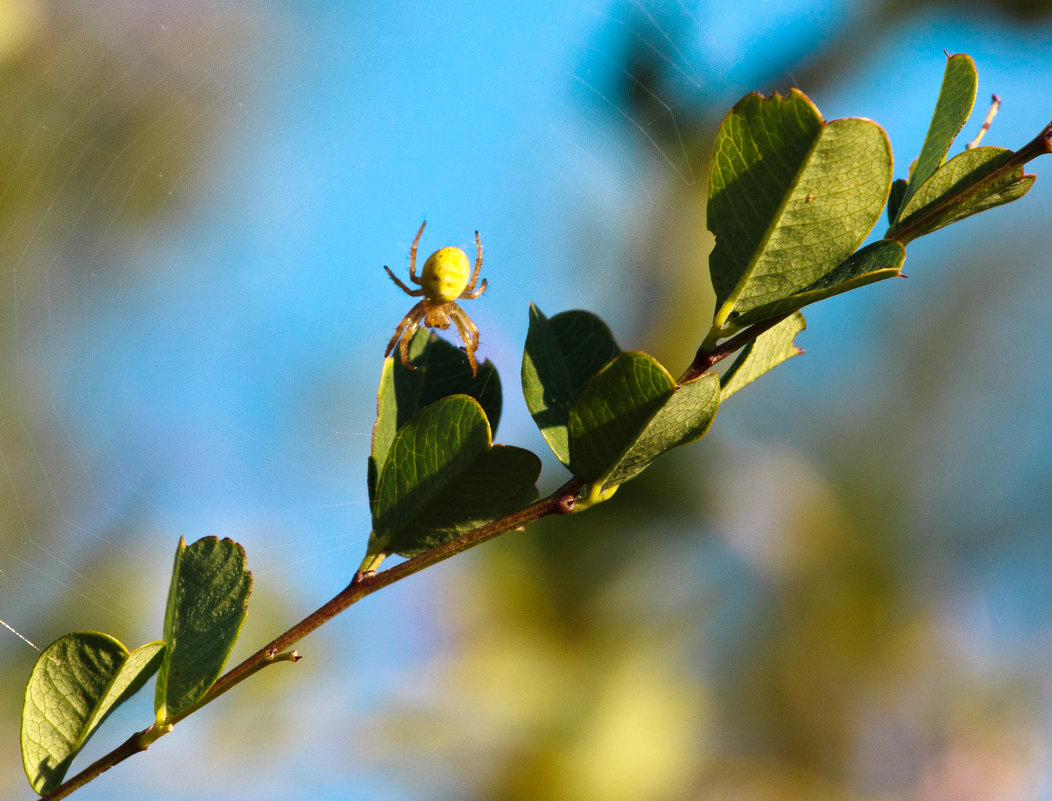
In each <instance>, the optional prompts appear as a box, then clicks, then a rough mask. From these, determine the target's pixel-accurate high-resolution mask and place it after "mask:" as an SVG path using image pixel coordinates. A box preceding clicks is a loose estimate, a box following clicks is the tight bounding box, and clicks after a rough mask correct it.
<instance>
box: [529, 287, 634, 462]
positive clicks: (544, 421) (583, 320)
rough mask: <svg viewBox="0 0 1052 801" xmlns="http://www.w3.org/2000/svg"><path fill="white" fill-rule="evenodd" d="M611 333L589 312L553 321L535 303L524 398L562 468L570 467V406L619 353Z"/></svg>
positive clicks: (567, 313)
mask: <svg viewBox="0 0 1052 801" xmlns="http://www.w3.org/2000/svg"><path fill="white" fill-rule="evenodd" d="M620 352H621V351H620V348H618V347H617V343H616V342H615V341H614V337H613V335H612V334H611V333H610V329H609V328H608V327H607V325H606V323H604V322H603V321H602V320H601V319H599V318H598V317H596V316H595V315H594V314H592V313H590V312H585V311H568V312H562V313H561V314H557V315H555V316H554V317H552V318H551V319H548V318H547V317H545V316H544V314H542V313H541V310H540V309H538V308H537V307H536V306H534V305H533V304H530V329H529V332H528V333H527V335H526V348H525V350H524V352H523V355H522V393H523V396H524V397H525V399H526V406H527V408H528V409H529V410H530V414H531V415H532V416H533V419H534V421H535V422H536V423H537V427H538V428H540V430H541V434H542V435H543V436H544V439H545V440H546V441H547V443H548V445H549V447H550V448H551V449H552V451H553V452H554V453H555V455H556V456H557V457H558V458H559V461H561V462H562V463H563V464H565V465H567V466H569V464H570V450H569V445H568V438H567V425H568V422H569V417H570V405H571V404H572V403H573V402H574V399H575V398H576V397H577V396H578V394H579V393H580V392H581V389H582V387H584V385H585V383H586V382H587V381H588V379H590V378H591V377H592V376H593V375H595V374H596V372H598V371H599V369H600V368H601V367H602V366H603V365H604V364H606V363H607V362H609V361H610V360H611V359H612V358H614V356H616V355H617V354H618V353H620Z"/></svg>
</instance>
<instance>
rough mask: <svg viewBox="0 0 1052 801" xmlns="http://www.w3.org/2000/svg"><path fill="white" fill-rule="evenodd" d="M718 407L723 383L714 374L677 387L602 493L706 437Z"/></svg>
mask: <svg viewBox="0 0 1052 801" xmlns="http://www.w3.org/2000/svg"><path fill="white" fill-rule="evenodd" d="M719 404H720V379H719V377H718V376H717V375H716V374H715V373H705V374H704V375H702V376H699V377H698V378H696V379H694V380H693V381H688V382H687V383H685V384H681V385H680V386H678V387H677V388H676V391H675V392H673V393H672V397H671V398H669V399H668V400H667V401H666V402H665V405H664V406H662V407H661V408H660V409H658V410H657V413H655V414H654V416H653V417H651V418H650V420H648V421H647V424H646V426H644V428H643V430H642V431H640V432H639V435H638V436H637V437H636V439H635V441H634V442H633V443H632V445H631V446H630V447H629V448H628V450H627V451H626V452H625V453H624V455H622V456H621V458H620V459H618V461H617V464H616V465H615V466H614V468H613V469H612V470H611V471H610V472H609V474H608V475H607V476H606V478H605V479H604V480H603V490H607V489H609V488H610V487H616V486H618V485H619V484H623V483H625V482H626V481H628V480H629V479H630V478H634V477H635V476H637V475H638V474H639V473H641V472H642V471H643V470H644V469H646V468H647V467H648V466H649V465H650V463H651V462H653V461H654V459H656V458H657V457H658V456H660V455H661V454H663V453H665V452H666V451H669V450H671V449H672V448H677V447H679V446H680V445H686V444H688V443H690V442H694V441H695V440H697V439H700V438H701V437H703V436H704V435H705V433H706V432H707V431H708V430H709V426H711V425H712V419H713V417H715V415H716V409H717V408H718V407H719Z"/></svg>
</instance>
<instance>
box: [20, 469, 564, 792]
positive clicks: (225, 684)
mask: <svg viewBox="0 0 1052 801" xmlns="http://www.w3.org/2000/svg"><path fill="white" fill-rule="evenodd" d="M583 486H584V484H583V482H582V481H581V480H580V479H577V478H572V479H570V480H569V481H567V482H566V483H565V484H563V485H562V486H561V487H559V489H557V490H556V491H555V492H553V493H552V494H551V495H548V496H547V497H545V498H541V499H540V500H538V501H534V502H533V503H531V504H530V505H529V506H526V507H525V508H523V509H520V510H519V511H518V512H513V513H512V514H510V515H506V516H504V517H502V518H500V519H499V520H494V521H493V522H492V523H489V524H488V525H485V526H482V527H481V528H477V529H475V530H474V531H469V532H468V533H467V534H464V535H462V536H460V537H457V538H456V539H454V540H450V541H449V542H447V543H445V544H443V545H439V546H438V547H436V548H432V549H431V550H429V551H426V552H425V553H422V554H420V555H419V556H416V557H413V558H412V559H407V560H406V561H405V562H401V563H399V564H397V565H395V566H394V567H391V568H388V569H387V570H382V571H380V572H378V573H362V572H361V571H359V572H358V573H355V575H354V578H353V579H351V583H350V584H348V585H347V586H346V587H345V588H344V589H343V590H341V591H340V592H339V593H338V594H337V595H336V596H334V597H333V598H332V599H331V600H329V601H327V602H326V603H325V604H324V605H322V606H321V607H319V608H318V609H317V610H315V611H314V612H312V613H311V614H309V615H308V616H307V617H305V618H304V619H303V620H301V621H300V622H299V623H297V624H296V625H295V626H293V627H292V628H290V629H289V630H288V631H286V632H285V633H284V634H281V635H280V636H278V637H276V638H275V639H274V640H272V641H271V642H270V643H269V644H267V645H265V646H264V647H263V648H260V649H259V650H258V651H256V653H254V654H252V656H250V657H249V658H248V659H246V660H245V661H244V662H242V663H241V664H240V665H238V666H237V667H235V668H233V669H231V670H229V671H228V672H227V673H226V674H224V675H223V676H221V677H220V678H219V679H218V680H217V681H216V683H215V684H213V685H212V687H211V688H210V689H209V690H208V692H206V693H205V694H204V696H202V698H201V699H200V700H199V701H198V702H197V703H196V704H194V705H193V706H192V707H190V708H188V709H186V710H184V711H183V712H181V713H180V714H179V715H176V716H173V717H172V718H171V719H170V720H169V721H167V722H166V724H165V725H163V726H160V727H158V726H157V725H156V724H155V725H153V726H149V727H147V728H145V729H143V730H142V731H140V732H137V733H136V734H133V735H132V736H131V737H129V738H128V739H127V740H125V741H124V743H122V744H121V745H119V746H118V747H117V748H115V749H114V750H113V751H111V752H110V753H108V754H106V755H105V756H104V757H102V758H101V759H99V760H97V761H95V762H93V763H92V764H91V765H89V766H88V767H87V768H85V769H84V770H82V771H81V772H80V773H78V774H77V775H75V776H73V777H72V778H70V779H67V780H66V781H65V782H63V783H62V784H60V785H59V786H58V787H56V788H55V789H54V790H52V791H51V792H49V793H47V794H45V795H43V796H41V799H40V801H55V799H59V798H65V797H66V796H68V795H69V794H70V793H72V792H73V791H74V790H77V789H79V788H80V787H82V786H84V785H85V784H87V783H88V782H90V781H91V780H92V779H95V778H96V777H98V776H99V775H101V774H102V773H105V772H106V771H107V770H109V769H110V768H112V767H113V766H114V765H118V764H120V763H121V762H123V761H124V760H126V759H128V757H131V756H134V755H135V754H138V753H141V752H143V751H145V750H146V749H147V748H149V747H150V745H151V744H153V742H154V741H155V740H157V739H159V738H160V737H163V736H164V735H165V734H167V733H168V732H169V731H171V729H172V726H173V725H174V724H175V723H178V722H179V721H181V720H183V719H184V718H185V717H187V716H188V715H192V714H193V713H194V712H196V711H197V710H198V709H200V708H201V707H203V706H205V705H206V704H209V703H211V702H212V701H214V700H216V699H217V698H218V697H219V696H221V695H222V694H223V693H225V692H227V691H228V690H230V689H232V688H233V687H234V686H236V685H237V684H240V683H241V682H242V681H244V680H245V679H247V678H248V677H249V676H252V675H253V674H255V673H258V672H259V671H260V670H262V669H263V668H265V667H267V666H268V665H272V664H274V663H275V662H282V661H285V662H295V661H298V660H299V658H300V655H299V652H297V651H290V650H289V648H290V647H291V646H292V645H294V644H295V643H296V642H298V641H299V640H301V639H303V638H304V637H306V636H307V635H308V634H310V633H311V632H312V631H314V630H315V629H317V628H318V627H319V626H321V625H322V624H323V623H325V622H327V621H329V620H331V619H332V618H334V617H336V615H338V614H340V612H343V611H344V610H345V609H347V608H348V607H350V606H352V605H353V604H355V603H357V602H358V601H360V600H361V599H362V598H364V597H365V596H367V595H371V594H372V593H374V592H376V591H377V590H380V589H383V588H384V587H387V586H390V585H391V584H394V583H395V582H397V581H401V580H402V579H404V578H408V577H409V576H411V575H413V574H414V573H419V572H420V571H421V570H423V569H424V568H427V567H431V566H432V565H436V564H438V563H439V562H442V561H445V560H446V559H449V558H450V557H451V556H455V555H456V554H458V553H462V552H463V551H466V550H468V549H469V548H474V547H475V546H476V545H481V544H482V543H484V542H487V541H489V540H491V539H493V538H495V537H498V536H500V535H501V534H504V533H505V532H508V531H512V530H514V529H518V528H522V527H523V526H525V525H526V524H527V523H532V522H534V521H535V520H539V519H540V518H542V517H546V516H547V515H553V514H568V513H570V512H572V511H573V510H574V505H575V504H576V503H577V501H578V499H579V497H580V493H581V489H582V488H583Z"/></svg>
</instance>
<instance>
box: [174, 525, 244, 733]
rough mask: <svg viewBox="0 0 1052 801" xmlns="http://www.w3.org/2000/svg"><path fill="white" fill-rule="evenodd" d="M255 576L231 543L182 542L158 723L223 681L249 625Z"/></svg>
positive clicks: (178, 550)
mask: <svg viewBox="0 0 1052 801" xmlns="http://www.w3.org/2000/svg"><path fill="white" fill-rule="evenodd" d="M251 591H252V574H251V573H249V572H248V571H247V570H246V569H245V549H244V548H242V547H241V546H240V545H238V544H237V543H236V542H234V541H233V540H230V539H222V540H220V539H217V538H216V537H204V538H203V539H200V540H198V541H197V542H195V543H193V544H192V545H190V546H187V545H186V540H184V539H183V538H182V537H180V538H179V545H178V547H177V548H176V550H175V565H174V567H173V568H172V584H171V587H170V588H169V590H168V606H167V609H166V611H165V615H164V641H165V643H166V644H167V646H168V647H167V649H166V650H165V654H164V659H163V660H162V662H161V669H160V672H159V673H158V674H157V693H156V695H155V698H154V710H155V711H156V713H157V720H158V722H159V723H163V722H165V721H170V720H171V719H173V718H177V717H179V716H180V715H182V714H183V713H184V712H186V711H187V710H188V709H190V707H192V706H193V705H194V704H196V703H197V702H198V701H199V700H201V697H202V696H203V695H204V694H205V692H206V691H207V690H208V688H209V687H211V686H212V684H213V683H215V680H216V679H217V678H219V674H220V673H221V672H222V671H223V665H224V664H226V660H227V657H229V656H230V651H231V649H232V648H233V647H234V643H235V642H236V641H237V637H238V634H239V633H240V632H241V624H242V623H244V622H245V614H246V613H247V602H248V596H249V593H250V592H251Z"/></svg>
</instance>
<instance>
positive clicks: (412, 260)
mask: <svg viewBox="0 0 1052 801" xmlns="http://www.w3.org/2000/svg"><path fill="white" fill-rule="evenodd" d="M425 225H427V220H424V221H423V222H422V223H420V230H419V231H417V232H416V239H414V240H413V246H412V247H411V248H409V280H410V281H412V282H413V283H414V284H419V283H420V282H419V281H418V280H417V279H416V246H417V245H419V244H420V235H421V234H422V233H424V226H425ZM420 294H421V295H422V294H424V293H423V292H421V293H420Z"/></svg>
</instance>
